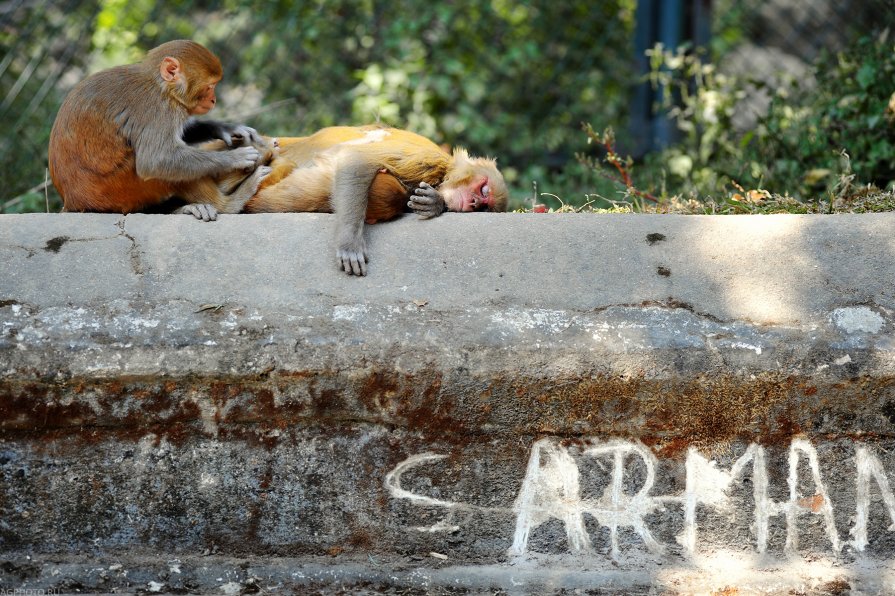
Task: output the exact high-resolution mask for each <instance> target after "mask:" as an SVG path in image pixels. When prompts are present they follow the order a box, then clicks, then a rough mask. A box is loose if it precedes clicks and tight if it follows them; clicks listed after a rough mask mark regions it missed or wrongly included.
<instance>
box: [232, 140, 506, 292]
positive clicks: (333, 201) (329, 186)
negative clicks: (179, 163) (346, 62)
mask: <svg viewBox="0 0 895 596" xmlns="http://www.w3.org/2000/svg"><path fill="white" fill-rule="evenodd" d="M279 141H280V156H279V157H278V158H277V159H275V160H274V161H273V163H272V164H271V167H272V168H273V171H272V172H271V173H270V174H269V175H268V176H267V177H266V178H265V179H264V180H263V181H262V182H261V186H260V187H259V189H258V193H257V195H256V196H255V197H254V198H253V199H251V200H250V201H249V202H248V203H247V204H246V206H245V211H246V212H248V213H259V212H270V211H322V212H335V214H336V217H337V226H336V228H337V229H336V235H337V239H336V241H337V244H338V247H337V250H336V260H337V263H338V265H339V267H340V268H341V269H342V270H343V271H345V272H346V273H348V274H349V275H366V273H367V261H368V258H367V249H366V244H365V242H364V237H363V230H364V222H365V221H366V222H367V223H375V222H377V221H385V220H388V219H391V218H393V217H396V216H397V215H398V214H400V213H402V212H403V211H405V207H409V208H410V209H411V210H412V211H414V212H415V213H417V214H418V215H419V216H420V217H422V218H430V217H435V216H437V215H440V214H441V213H442V212H443V211H445V209H447V210H449V211H480V210H488V211H504V210H506V206H507V198H508V197H507V187H506V183H505V182H504V179H503V176H502V175H501V173H500V171H499V170H498V169H497V165H496V163H495V162H494V160H493V159H485V158H471V157H469V154H468V153H467V152H466V150H464V149H454V151H453V153H448V152H447V151H445V150H444V149H442V148H441V147H439V146H438V145H436V144H435V143H433V142H432V141H430V140H429V139H427V138H425V137H422V136H420V135H418V134H415V133H412V132H408V131H405V130H398V129H394V128H382V127H376V126H366V127H349V126H338V127H332V128H324V129H323V130H321V131H318V132H317V133H315V134H313V135H311V136H309V137H298V138H280V140H279Z"/></svg>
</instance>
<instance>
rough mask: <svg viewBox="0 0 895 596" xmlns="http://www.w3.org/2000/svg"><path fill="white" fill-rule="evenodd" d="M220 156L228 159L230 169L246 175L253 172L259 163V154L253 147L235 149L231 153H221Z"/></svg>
mask: <svg viewBox="0 0 895 596" xmlns="http://www.w3.org/2000/svg"><path fill="white" fill-rule="evenodd" d="M221 155H222V156H224V155H225V156H227V157H228V161H229V162H230V168H231V169H234V170H242V171H243V172H246V173H249V172H253V171H254V170H255V168H257V167H258V163H259V162H260V161H261V152H260V151H258V150H257V149H256V148H254V147H237V148H236V149H233V150H232V151H224V152H221Z"/></svg>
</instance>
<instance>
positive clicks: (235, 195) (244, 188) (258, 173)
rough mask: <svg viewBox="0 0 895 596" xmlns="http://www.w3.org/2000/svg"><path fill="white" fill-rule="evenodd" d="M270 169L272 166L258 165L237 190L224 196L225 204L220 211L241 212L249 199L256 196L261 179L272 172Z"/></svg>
mask: <svg viewBox="0 0 895 596" xmlns="http://www.w3.org/2000/svg"><path fill="white" fill-rule="evenodd" d="M270 171H271V167H270V166H258V167H257V168H256V169H255V171H254V172H252V173H251V174H250V175H249V177H248V178H246V179H245V180H244V181H243V183H242V184H240V185H239V187H237V189H236V190H235V191H233V192H232V193H231V194H230V195H228V196H226V197H222V199H223V200H224V201H225V204H224V205H223V206H222V207H221V208H220V212H221V213H239V212H240V211H242V208H243V207H245V204H246V203H248V202H249V199H251V198H252V197H253V196H255V192H257V190H258V186H260V185H261V181H262V180H264V178H265V176H267V175H268V174H270Z"/></svg>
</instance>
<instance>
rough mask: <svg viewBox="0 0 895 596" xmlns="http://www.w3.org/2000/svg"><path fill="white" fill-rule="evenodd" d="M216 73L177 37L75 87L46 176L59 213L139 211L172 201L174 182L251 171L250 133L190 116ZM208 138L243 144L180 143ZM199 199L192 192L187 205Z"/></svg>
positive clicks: (198, 50)
mask: <svg viewBox="0 0 895 596" xmlns="http://www.w3.org/2000/svg"><path fill="white" fill-rule="evenodd" d="M222 72H223V71H222V70H221V63H220V61H219V60H218V58H217V57H216V56H215V55H214V54H212V53H211V52H210V51H209V50H208V49H206V48H205V47H203V46H201V45H199V44H198V43H195V42H192V41H186V40H178V41H169V42H167V43H164V44H162V45H160V46H159V47H157V48H155V49H153V50H150V51H149V53H148V54H147V55H146V58H145V59H144V60H143V61H142V62H139V63H137V64H129V65H126V66H117V67H115V68H110V69H108V70H104V71H101V72H98V73H96V74H94V75H92V76H90V77H88V78H87V79H85V80H84V81H82V82H81V83H79V84H78V85H77V86H75V88H74V89H73V90H72V91H71V93H69V95H68V97H66V99H65V101H64V102H63V103H62V106H61V107H60V108H59V114H58V115H57V116H56V121H55V123H54V124H53V130H52V132H51V133H50V148H49V164H50V176H51V177H52V179H53V184H54V185H55V186H56V189H57V190H58V191H59V194H60V195H62V199H63V203H64V205H65V210H66V211H105V212H114V213H130V212H133V211H140V210H144V209H146V208H149V207H152V206H153V205H157V204H159V203H162V202H163V201H164V200H166V199H167V198H169V197H170V196H172V195H174V194H175V193H176V192H177V191H178V185H180V184H183V183H189V182H193V181H196V180H199V179H201V178H207V177H215V176H220V175H223V174H225V173H227V172H230V171H233V170H240V171H242V170H246V169H248V168H252V169H254V168H255V167H256V166H257V165H258V161H259V157H260V154H259V152H258V149H256V148H255V147H254V146H251V143H254V142H256V141H257V140H258V138H257V133H256V132H255V131H254V130H252V129H251V128H248V127H245V126H233V125H229V124H224V123H222V122H215V121H204V122H197V121H192V120H191V119H190V116H193V115H201V114H205V113H207V112H209V111H210V110H211V109H212V108H213V107H214V105H215V103H216V98H215V93H214V90H215V86H216V85H217V84H218V82H219V81H220V80H221V77H222ZM211 138H220V139H223V140H224V141H225V142H226V143H227V144H228V145H229V144H232V142H233V140H234V139H235V140H237V141H244V140H248V142H249V146H245V147H239V148H237V149H234V150H232V151H207V150H203V149H200V148H196V147H193V146H190V145H188V144H187V142H197V141H203V140H209V139H211ZM206 198H207V197H206V196H205V195H204V194H201V193H200V194H198V195H196V196H194V197H192V199H191V200H196V201H204V200H205V199H206ZM213 209H214V207H211V210H213Z"/></svg>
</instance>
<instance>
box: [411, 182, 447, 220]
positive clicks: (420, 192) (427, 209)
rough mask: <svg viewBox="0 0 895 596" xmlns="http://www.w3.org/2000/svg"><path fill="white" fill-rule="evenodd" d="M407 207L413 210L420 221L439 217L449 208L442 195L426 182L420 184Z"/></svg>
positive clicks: (414, 190)
mask: <svg viewBox="0 0 895 596" xmlns="http://www.w3.org/2000/svg"><path fill="white" fill-rule="evenodd" d="M407 206H408V207H410V208H411V209H413V212H414V213H416V214H417V215H419V217H420V219H430V218H433V217H438V216H439V215H441V214H442V213H444V210H445V208H446V207H447V206H446V205H445V203H444V197H442V196H441V193H440V192H438V191H437V190H436V189H435V188H433V187H432V185H431V184H428V183H426V182H420V185H419V186H418V187H416V188H415V189H413V193H412V194H411V195H410V200H409V201H408V202H407Z"/></svg>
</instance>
